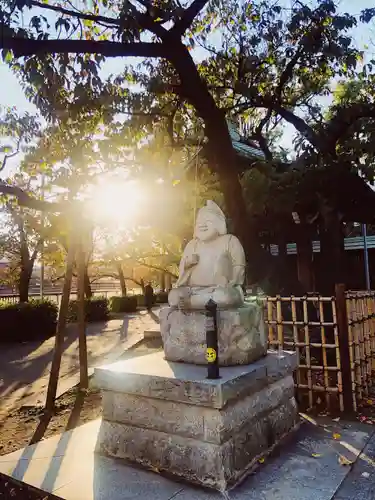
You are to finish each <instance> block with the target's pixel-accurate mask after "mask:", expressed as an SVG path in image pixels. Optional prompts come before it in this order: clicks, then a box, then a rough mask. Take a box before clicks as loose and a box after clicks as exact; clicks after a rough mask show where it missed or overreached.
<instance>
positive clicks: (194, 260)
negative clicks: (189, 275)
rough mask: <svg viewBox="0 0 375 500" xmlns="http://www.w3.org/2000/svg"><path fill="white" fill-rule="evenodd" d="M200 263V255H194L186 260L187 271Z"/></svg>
mask: <svg viewBox="0 0 375 500" xmlns="http://www.w3.org/2000/svg"><path fill="white" fill-rule="evenodd" d="M198 262H199V255H198V254H196V253H193V254H192V255H191V256H190V257H187V258H186V261H185V267H186V269H190V268H191V267H193V266H196V265H197V264H198Z"/></svg>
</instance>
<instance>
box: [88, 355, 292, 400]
mask: <svg viewBox="0 0 375 500" xmlns="http://www.w3.org/2000/svg"><path fill="white" fill-rule="evenodd" d="M296 367H297V357H296V353H295V352H287V351H283V352H282V353H276V352H274V351H269V352H268V355H267V356H265V357H263V358H261V359H260V360H258V361H256V362H255V363H251V364H250V365H244V366H232V367H225V368H221V369H220V377H221V378H220V379H217V380H209V379H207V378H206V377H207V368H206V367H204V366H196V365H191V364H187V363H174V362H169V361H166V360H165V359H164V355H163V353H162V352H157V353H153V354H148V355H146V356H139V357H137V358H133V359H127V360H124V361H118V362H116V363H112V364H111V365H107V366H102V367H98V368H95V371H94V377H95V379H94V380H95V386H96V387H98V388H100V389H102V390H103V391H114V392H120V393H125V394H133V395H136V396H143V397H150V398H153V399H164V400H168V401H175V402H181V403H187V404H192V405H196V406H207V407H212V408H223V407H224V406H226V405H227V404H229V403H230V402H231V401H237V400H238V398H239V397H241V398H242V397H244V396H246V395H249V394H254V393H255V392H257V391H259V390H261V389H263V388H264V387H266V386H267V385H270V384H271V383H272V382H276V381H277V380H280V379H282V378H284V377H286V376H287V375H290V374H292V373H293V371H294V370H295V369H296Z"/></svg>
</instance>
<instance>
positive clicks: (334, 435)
mask: <svg viewBox="0 0 375 500" xmlns="http://www.w3.org/2000/svg"><path fill="white" fill-rule="evenodd" d="M340 438H341V434H337V433H335V434H333V439H340Z"/></svg>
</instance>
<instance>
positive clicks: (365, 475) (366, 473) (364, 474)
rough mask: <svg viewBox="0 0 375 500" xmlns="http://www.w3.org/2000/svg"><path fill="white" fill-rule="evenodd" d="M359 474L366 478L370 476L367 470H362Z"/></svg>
mask: <svg viewBox="0 0 375 500" xmlns="http://www.w3.org/2000/svg"><path fill="white" fill-rule="evenodd" d="M361 476H362V477H366V478H368V477H370V473H369V472H362V474H361Z"/></svg>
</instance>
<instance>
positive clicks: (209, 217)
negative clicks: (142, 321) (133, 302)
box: [169, 201, 245, 309]
mask: <svg viewBox="0 0 375 500" xmlns="http://www.w3.org/2000/svg"><path fill="white" fill-rule="evenodd" d="M244 278H245V253H244V250H243V248H242V245H241V243H240V242H239V240H238V239H237V238H236V237H235V236H233V235H230V234H227V226H226V221H225V216H224V214H223V212H222V210H221V209H220V208H219V207H218V206H217V205H216V203H214V202H213V201H207V204H206V205H205V206H204V207H202V208H201V209H200V210H199V212H198V216H197V220H196V225H195V231H194V239H193V240H191V241H190V242H189V243H188V244H187V246H186V248H185V250H184V253H183V255H182V259H181V263H180V272H179V278H178V281H177V283H176V288H173V289H172V290H171V291H170V293H169V304H170V306H172V307H178V308H180V309H204V307H205V305H206V304H207V302H208V301H209V300H210V299H212V300H214V301H215V302H216V303H217V305H218V307H219V308H220V309H225V308H233V307H239V306H241V305H242V304H243V303H244V296H243V291H242V285H243V283H244Z"/></svg>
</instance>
